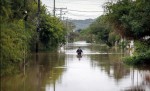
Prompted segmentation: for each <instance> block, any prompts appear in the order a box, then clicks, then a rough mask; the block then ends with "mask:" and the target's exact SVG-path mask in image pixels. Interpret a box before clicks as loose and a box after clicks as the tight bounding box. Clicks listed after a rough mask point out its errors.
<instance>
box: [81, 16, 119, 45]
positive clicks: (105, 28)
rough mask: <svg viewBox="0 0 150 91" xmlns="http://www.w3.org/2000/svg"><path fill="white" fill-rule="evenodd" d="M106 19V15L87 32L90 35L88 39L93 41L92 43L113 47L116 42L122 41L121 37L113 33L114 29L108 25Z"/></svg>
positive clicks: (96, 21)
mask: <svg viewBox="0 0 150 91" xmlns="http://www.w3.org/2000/svg"><path fill="white" fill-rule="evenodd" d="M106 18H107V17H106V16H104V15H103V16H100V17H99V18H97V19H96V20H95V21H94V22H93V23H92V24H91V25H90V27H89V28H88V29H87V30H86V31H87V33H88V34H89V36H88V37H89V38H91V39H92V40H91V41H93V40H94V41H96V42H102V43H105V44H107V45H108V46H109V47H112V46H113V45H114V44H115V42H116V41H119V40H120V37H119V36H118V35H116V34H115V33H114V32H113V31H112V27H111V26H110V25H109V23H107V21H106V20H107V19H106ZM81 32H82V31H81ZM93 35H94V36H93ZM86 36H87V35H86ZM90 36H91V37H90ZM93 38H94V39H93Z"/></svg>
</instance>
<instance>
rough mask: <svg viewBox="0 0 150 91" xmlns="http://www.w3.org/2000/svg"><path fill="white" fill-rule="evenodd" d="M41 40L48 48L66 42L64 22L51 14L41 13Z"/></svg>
mask: <svg viewBox="0 0 150 91" xmlns="http://www.w3.org/2000/svg"><path fill="white" fill-rule="evenodd" d="M39 34H40V41H41V43H42V44H44V46H45V47H46V48H49V47H52V46H53V47H54V46H58V45H59V44H61V45H63V44H64V43H65V34H66V31H65V28H64V25H63V23H62V22H61V21H60V20H59V19H57V18H55V17H50V15H46V14H43V15H41V24H40V32H39Z"/></svg>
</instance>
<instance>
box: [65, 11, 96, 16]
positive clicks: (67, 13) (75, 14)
mask: <svg viewBox="0 0 150 91" xmlns="http://www.w3.org/2000/svg"><path fill="white" fill-rule="evenodd" d="M67 14H69V15H73V16H84V17H89V16H93V15H85V14H84V15H83V14H73V13H70V12H67Z"/></svg>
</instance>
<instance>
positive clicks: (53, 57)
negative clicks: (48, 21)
mask: <svg viewBox="0 0 150 91" xmlns="http://www.w3.org/2000/svg"><path fill="white" fill-rule="evenodd" d="M79 46H80V47H81V48H82V50H83V55H82V56H78V55H77V54H76V49H77V48H78V47H79ZM62 50H63V51H62ZM124 56H126V53H123V52H122V51H121V50H119V49H117V48H114V49H109V48H107V47H106V46H101V45H92V44H86V43H83V42H82V43H81V42H78V43H77V42H76V43H74V44H73V43H72V44H68V45H67V46H66V47H65V48H64V49H63V48H61V50H60V51H59V52H51V53H39V54H38V55H36V54H32V56H31V58H30V59H29V60H27V61H28V62H29V63H28V64H27V65H26V67H25V68H26V69H25V75H24V74H23V73H24V72H22V73H20V74H19V75H15V76H11V77H5V78H2V81H1V83H2V85H1V91H112V90H114V91H150V69H149V68H146V67H144V68H133V67H128V66H125V65H124V64H123V63H122V60H121V58H122V57H124Z"/></svg>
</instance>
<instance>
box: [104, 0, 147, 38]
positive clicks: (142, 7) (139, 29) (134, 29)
mask: <svg viewBox="0 0 150 91" xmlns="http://www.w3.org/2000/svg"><path fill="white" fill-rule="evenodd" d="M107 9H108V11H109V12H108V13H107V15H106V16H107V17H108V21H109V22H110V23H111V24H112V25H113V27H114V29H115V30H116V31H117V32H118V33H120V34H121V35H122V36H123V37H126V38H129V39H136V40H139V39H142V38H143V37H145V36H150V30H149V29H150V26H149V24H150V22H149V21H150V12H149V11H150V2H149V1H148V0H145V1H141V0H135V1H132V0H120V1H118V2H117V3H115V4H109V5H107Z"/></svg>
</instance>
